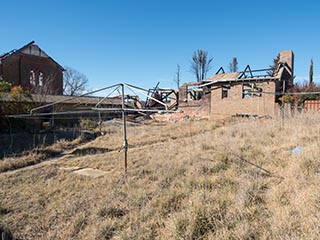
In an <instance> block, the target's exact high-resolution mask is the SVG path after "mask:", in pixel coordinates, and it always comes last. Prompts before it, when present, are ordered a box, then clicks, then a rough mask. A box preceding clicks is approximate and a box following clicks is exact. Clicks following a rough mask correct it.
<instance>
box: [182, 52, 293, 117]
mask: <svg viewBox="0 0 320 240" xmlns="http://www.w3.org/2000/svg"><path fill="white" fill-rule="evenodd" d="M293 69H294V55H293V52H292V51H291V50H288V51H282V52H280V53H279V63H278V66H277V69H276V71H274V72H273V73H271V74H270V71H271V69H260V70H251V68H250V66H249V65H248V66H247V67H246V68H245V70H244V71H242V72H235V73H225V72H224V70H223V68H220V69H219V71H218V72H217V73H216V74H215V75H213V76H211V77H209V78H208V79H206V80H204V81H202V82H196V83H193V82H191V83H185V84H183V85H182V86H181V87H180V88H179V103H178V106H179V109H180V110H183V112H184V114H187V115H189V116H191V117H206V118H212V119H221V118H226V117H230V116H235V115H243V116H251V115H254V116H274V115H277V114H278V106H279V103H280V100H279V98H280V97H281V95H279V94H278V93H285V92H287V91H288V89H289V88H290V86H292V85H293ZM276 93H277V94H276Z"/></svg>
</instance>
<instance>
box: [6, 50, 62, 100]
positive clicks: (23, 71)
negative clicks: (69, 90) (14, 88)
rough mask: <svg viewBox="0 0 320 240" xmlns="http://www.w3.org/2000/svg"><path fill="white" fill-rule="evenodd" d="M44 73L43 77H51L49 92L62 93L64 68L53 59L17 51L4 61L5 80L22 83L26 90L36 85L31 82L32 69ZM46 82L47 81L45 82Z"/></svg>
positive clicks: (17, 83)
mask: <svg viewBox="0 0 320 240" xmlns="http://www.w3.org/2000/svg"><path fill="white" fill-rule="evenodd" d="M31 70H33V71H35V72H36V74H38V73H39V72H41V73H42V74H43V79H44V81H46V80H47V79H50V84H47V85H48V88H49V91H48V94H54V95H62V93H63V75H62V69H61V68H60V67H59V66H58V65H57V64H56V63H55V62H54V61H53V60H52V59H51V58H46V57H39V56H35V55H28V54H23V53H16V54H14V55H12V56H10V58H8V59H6V60H5V61H4V62H3V66H2V74H3V78H4V80H6V81H8V82H11V83H12V84H13V85H20V86H22V87H23V88H24V89H25V90H30V91H33V89H34V87H33V86H32V85H31V84H30V71H31ZM44 84H45V83H44Z"/></svg>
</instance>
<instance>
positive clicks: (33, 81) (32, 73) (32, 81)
mask: <svg viewBox="0 0 320 240" xmlns="http://www.w3.org/2000/svg"><path fill="white" fill-rule="evenodd" d="M29 80H30V84H31V86H36V85H37V82H36V73H35V71H34V70H33V69H31V70H30V75H29Z"/></svg>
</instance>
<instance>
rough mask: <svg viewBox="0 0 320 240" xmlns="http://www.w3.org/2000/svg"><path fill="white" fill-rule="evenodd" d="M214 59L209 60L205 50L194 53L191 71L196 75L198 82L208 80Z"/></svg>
mask: <svg viewBox="0 0 320 240" xmlns="http://www.w3.org/2000/svg"><path fill="white" fill-rule="evenodd" d="M212 60H213V58H210V59H208V52H207V51H204V50H197V51H194V53H193V56H192V62H191V71H192V72H193V73H194V74H195V76H196V79H197V82H201V81H202V80H204V79H206V76H207V73H208V71H209V70H210V68H211V63H212Z"/></svg>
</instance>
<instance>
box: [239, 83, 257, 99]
mask: <svg viewBox="0 0 320 240" xmlns="http://www.w3.org/2000/svg"><path fill="white" fill-rule="evenodd" d="M261 96H262V87H261V83H244V84H243V85H242V98H254V97H261Z"/></svg>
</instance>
